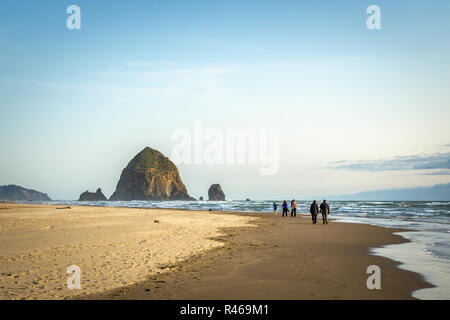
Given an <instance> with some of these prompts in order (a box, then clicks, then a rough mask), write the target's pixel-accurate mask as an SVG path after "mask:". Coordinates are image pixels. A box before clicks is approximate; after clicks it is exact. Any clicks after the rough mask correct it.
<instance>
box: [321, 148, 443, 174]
mask: <svg viewBox="0 0 450 320" xmlns="http://www.w3.org/2000/svg"><path fill="white" fill-rule="evenodd" d="M325 168H326V169H334V170H355V171H413V170H438V169H440V171H435V172H429V173H425V174H427V175H446V174H448V172H447V170H450V152H446V153H440V152H438V153H434V154H428V155H426V154H415V155H409V156H397V157H394V158H391V159H379V160H359V161H346V160H340V161H333V162H330V166H327V167H325Z"/></svg>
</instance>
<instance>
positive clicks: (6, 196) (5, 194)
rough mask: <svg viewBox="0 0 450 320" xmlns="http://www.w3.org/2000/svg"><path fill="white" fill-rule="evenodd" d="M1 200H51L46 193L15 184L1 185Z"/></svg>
mask: <svg viewBox="0 0 450 320" xmlns="http://www.w3.org/2000/svg"><path fill="white" fill-rule="evenodd" d="M0 200H6V201H50V200H51V199H50V198H49V197H48V195H47V194H46V193H42V192H39V191H36V190H31V189H26V188H23V187H20V186H16V185H14V184H10V185H7V186H0Z"/></svg>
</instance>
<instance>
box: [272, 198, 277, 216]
mask: <svg viewBox="0 0 450 320" xmlns="http://www.w3.org/2000/svg"><path fill="white" fill-rule="evenodd" d="M272 207H273V214H274V215H277V209H278V205H277V204H276V203H275V201H274V202H273V205H272Z"/></svg>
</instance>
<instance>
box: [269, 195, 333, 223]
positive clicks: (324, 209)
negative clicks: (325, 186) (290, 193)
mask: <svg viewBox="0 0 450 320" xmlns="http://www.w3.org/2000/svg"><path fill="white" fill-rule="evenodd" d="M297 207H298V203H297V201H295V199H293V200H292V201H291V218H295V217H296V216H297ZM282 208H283V211H282V212H283V213H282V217H287V216H288V214H289V207H288V204H287V202H286V200H284V201H283V207H282ZM309 212H310V213H311V218H312V223H313V224H317V216H318V215H319V212H320V213H321V214H322V221H323V224H328V215H329V214H330V206H329V205H328V203H327V200H323V202H322V203H321V204H320V206H319V205H318V204H317V202H316V200H314V201H313V202H312V203H311V206H310V207H309ZM273 213H274V214H277V213H278V205H277V203H276V202H275V201H274V202H273Z"/></svg>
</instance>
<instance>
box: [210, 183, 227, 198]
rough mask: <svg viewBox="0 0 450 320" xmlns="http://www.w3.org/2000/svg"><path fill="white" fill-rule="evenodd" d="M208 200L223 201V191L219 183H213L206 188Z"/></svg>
mask: <svg viewBox="0 0 450 320" xmlns="http://www.w3.org/2000/svg"><path fill="white" fill-rule="evenodd" d="M208 198H209V199H208V200H209V201H225V193H223V191H222V187H221V186H220V184H217V183H216V184H213V185H211V187H209V190H208Z"/></svg>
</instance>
